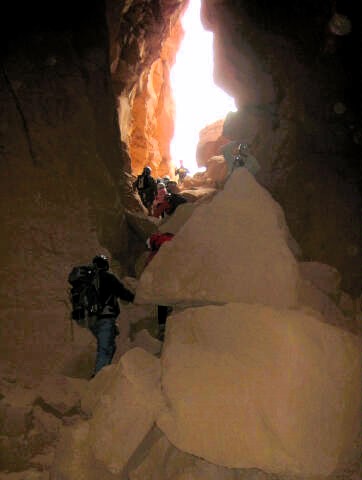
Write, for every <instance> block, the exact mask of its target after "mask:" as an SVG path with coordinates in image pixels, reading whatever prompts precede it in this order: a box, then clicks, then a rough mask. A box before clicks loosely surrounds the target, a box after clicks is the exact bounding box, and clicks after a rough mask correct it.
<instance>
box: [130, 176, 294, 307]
mask: <svg viewBox="0 0 362 480" xmlns="http://www.w3.org/2000/svg"><path fill="white" fill-rule="evenodd" d="M287 230H288V229H287V227H286V225H285V220H284V216H283V212H282V210H281V208H280V206H279V204H278V203H277V202H275V201H274V200H273V198H272V197H271V195H270V194H269V193H268V192H267V191H266V190H265V189H264V188H263V187H261V186H260V185H259V184H258V183H257V182H256V180H255V178H254V177H253V176H252V175H251V174H250V173H249V172H248V171H247V170H246V169H245V168H240V169H238V170H236V171H235V172H234V173H233V175H232V176H231V178H230V179H229V181H228V182H227V183H226V185H225V188H224V190H223V191H221V192H219V193H218V194H217V195H215V197H214V198H213V199H212V200H211V201H210V203H207V204H203V205H200V206H198V208H197V209H196V210H195V211H194V212H193V214H192V216H191V217H190V218H189V220H188V221H187V222H186V224H185V225H184V226H183V227H182V228H181V229H180V230H179V232H178V233H177V235H176V236H175V238H174V239H173V240H172V242H168V244H167V245H166V244H165V245H163V246H162V248H161V249H160V251H159V252H158V254H157V255H156V256H155V258H154V259H153V260H152V262H151V263H150V264H149V266H148V267H147V268H146V269H145V271H144V272H143V274H142V276H141V278H140V281H139V284H138V287H137V291H136V302H137V303H151V302H153V303H157V304H160V305H169V304H177V303H189V304H200V303H201V304H202V303H212V302H222V303H224V302H241V301H245V302H248V303H249V302H250V303H255V302H256V303H264V304H270V305H275V306H278V307H289V306H293V305H295V303H296V285H297V279H298V268H297V264H296V261H295V258H294V256H293V255H292V253H291V251H290V250H289V248H288V246H287V242H286V238H287V236H288V234H287ZM170 265H172V268H170V267H169V266H170Z"/></svg>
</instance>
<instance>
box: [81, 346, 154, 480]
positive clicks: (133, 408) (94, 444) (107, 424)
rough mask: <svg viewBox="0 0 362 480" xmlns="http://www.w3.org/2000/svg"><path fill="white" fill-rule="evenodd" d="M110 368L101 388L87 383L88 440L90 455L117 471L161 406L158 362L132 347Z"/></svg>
mask: <svg viewBox="0 0 362 480" xmlns="http://www.w3.org/2000/svg"><path fill="white" fill-rule="evenodd" d="M110 370H111V371H110V373H109V375H108V378H106V377H105V379H106V381H105V382H103V390H101V392H99V390H98V387H97V383H96V382H94V388H92V386H90V389H91V390H90V394H92V390H93V395H94V400H95V402H94V404H93V406H92V413H93V416H92V418H91V420H90V428H89V442H90V445H91V450H92V452H93V455H94V458H95V459H96V460H97V461H99V462H100V463H102V464H103V465H105V466H106V467H107V469H108V471H109V472H111V473H113V474H119V473H120V472H121V471H122V469H123V468H124V466H125V465H126V463H127V461H128V460H129V458H130V457H131V455H132V454H133V453H134V451H135V450H136V449H137V447H138V446H139V445H140V443H141V442H142V440H143V439H144V437H145V436H146V434H147V433H148V431H149V430H150V429H151V427H152V425H153V423H154V422H155V419H156V416H157V415H158V413H159V410H160V408H161V407H162V404H163V403H162V397H161V391H160V364H159V359H157V358H155V357H154V356H153V355H150V354H149V353H147V352H145V351H144V350H142V349H141V348H134V349H132V350H130V351H128V352H127V353H126V354H125V355H123V357H122V358H121V361H120V362H119V364H118V365H117V366H116V368H113V369H110ZM100 373H102V371H101V372H100ZM97 377H98V375H97ZM97 377H95V380H97ZM91 383H93V382H91ZM95 387H96V388H95Z"/></svg>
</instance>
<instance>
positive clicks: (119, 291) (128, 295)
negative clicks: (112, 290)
mask: <svg viewBox="0 0 362 480" xmlns="http://www.w3.org/2000/svg"><path fill="white" fill-rule="evenodd" d="M116 281H117V284H116V295H117V297H118V298H120V299H121V300H124V301H125V302H133V300H134V297H135V295H134V293H132V292H131V291H130V290H128V289H127V288H126V287H125V286H124V285H123V284H122V283H121V282H120V281H119V280H118V279H116Z"/></svg>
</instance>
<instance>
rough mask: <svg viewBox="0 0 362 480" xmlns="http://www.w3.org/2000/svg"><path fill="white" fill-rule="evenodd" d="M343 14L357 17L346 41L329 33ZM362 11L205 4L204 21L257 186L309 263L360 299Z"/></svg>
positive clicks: (248, 0) (235, 134) (339, 5)
mask: <svg viewBox="0 0 362 480" xmlns="http://www.w3.org/2000/svg"><path fill="white" fill-rule="evenodd" d="M335 8H336V9H337V11H338V12H341V11H342V12H343V13H344V14H346V15H347V16H348V17H349V18H353V19H354V24H353V28H352V31H351V33H350V34H349V35H348V36H347V37H340V36H337V35H331V34H330V33H328V28H327V26H328V22H329V21H330V19H331V16H332V12H333V11H334V9H335ZM356 9H357V4H356V3H355V2H342V1H337V2H332V0H330V1H329V0H328V1H326V2H322V3H318V4H315V3H313V2H304V3H303V4H301V3H299V2H298V3H295V2H290V3H285V2H281V1H277V2H273V4H272V5H271V4H267V3H266V2H261V3H260V2H257V3H256V2H253V1H252V0H242V1H240V2H233V1H232V0H228V1H225V2H215V1H212V0H205V1H204V2H203V15H202V17H203V22H204V24H205V26H206V27H207V28H208V29H211V30H213V31H214V35H215V37H214V50H215V67H214V68H215V70H214V77H215V80H216V82H217V83H218V84H219V85H220V86H221V87H222V88H224V89H225V91H226V92H227V93H229V94H230V95H232V96H233V97H234V98H235V100H236V105H237V106H238V107H239V110H240V111H239V113H238V114H237V115H236V116H235V119H234V122H231V124H230V125H228V135H229V134H230V135H231V138H233V139H235V140H239V141H240V140H242V139H243V140H245V141H246V139H247V138H248V141H251V142H252V149H253V154H254V155H255V156H256V158H257V159H258V161H259V163H260V164H261V166H262V168H261V171H260V172H259V174H258V179H259V180H260V181H261V182H262V183H263V184H264V185H265V186H267V188H268V189H269V190H270V191H271V192H272V194H273V196H274V197H275V198H276V199H277V200H278V201H279V202H280V203H281V205H282V206H283V209H284V211H285V215H286V218H287V221H288V224H289V225H290V228H291V231H292V234H293V236H294V237H295V238H296V240H297V242H298V243H299V244H300V245H301V247H302V249H303V252H304V255H305V258H306V259H308V260H309V259H313V260H317V261H319V262H323V263H326V264H329V265H333V266H335V267H336V268H337V269H338V271H340V272H341V274H342V288H343V289H344V290H347V291H348V292H350V293H353V294H354V295H358V294H359V292H360V287H359V286H358V285H360V284H361V278H362V270H361V268H360V265H361V258H362V249H361V231H362V229H361V215H360V209H361V203H362V201H361V181H360V173H359V171H360V160H359V158H360V155H361V145H362V142H361V138H362V136H361V133H360V132H361V124H362V118H361V101H360V85H361V72H360V70H359V69H358V68H357V64H356V61H355V59H356V58H357V57H359V56H360V53H361V32H362V28H361V17H360V16H359V15H358V14H357V11H356ZM347 91H348V94H347V93H346V92H347ZM321 92H323V94H321ZM341 101H342V102H343V104H344V107H345V110H343V112H342V113H338V111H339V110H338V109H336V108H335V104H336V103H338V102H341ZM225 134H226V133H225ZM228 135H227V136H228Z"/></svg>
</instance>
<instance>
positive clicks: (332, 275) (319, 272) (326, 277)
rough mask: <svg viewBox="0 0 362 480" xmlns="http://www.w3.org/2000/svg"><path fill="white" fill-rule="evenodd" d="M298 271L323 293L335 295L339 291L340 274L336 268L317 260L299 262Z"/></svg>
mask: <svg viewBox="0 0 362 480" xmlns="http://www.w3.org/2000/svg"><path fill="white" fill-rule="evenodd" d="M299 271H300V274H301V276H302V277H303V278H304V279H306V280H308V281H310V282H312V283H313V284H314V285H315V286H316V287H317V288H319V289H320V290H322V291H323V292H324V293H326V294H328V295H335V296H337V295H338V294H339V293H340V285H341V275H340V274H339V272H338V270H337V269H336V268H334V267H331V266H330V265H325V264H323V263H319V262H300V263H299Z"/></svg>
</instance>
